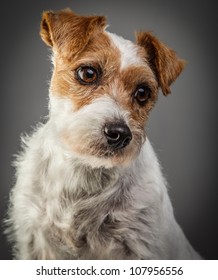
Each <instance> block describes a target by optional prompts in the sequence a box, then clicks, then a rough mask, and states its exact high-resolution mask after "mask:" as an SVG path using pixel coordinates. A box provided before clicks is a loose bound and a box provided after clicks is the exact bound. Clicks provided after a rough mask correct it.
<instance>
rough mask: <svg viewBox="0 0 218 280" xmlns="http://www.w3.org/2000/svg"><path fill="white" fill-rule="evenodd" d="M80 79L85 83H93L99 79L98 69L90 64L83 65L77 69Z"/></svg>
mask: <svg viewBox="0 0 218 280" xmlns="http://www.w3.org/2000/svg"><path fill="white" fill-rule="evenodd" d="M76 76H77V79H78V81H79V82H80V83H81V84H83V85H92V84H94V83H96V82H97V81H98V76H99V75H98V71H97V70H96V69H95V68H93V67H90V66H81V67H80V68H78V69H77V70H76Z"/></svg>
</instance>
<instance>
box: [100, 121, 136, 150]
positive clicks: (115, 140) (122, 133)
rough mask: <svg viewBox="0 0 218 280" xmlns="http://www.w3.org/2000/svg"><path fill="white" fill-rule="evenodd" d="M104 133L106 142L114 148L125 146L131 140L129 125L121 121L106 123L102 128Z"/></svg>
mask: <svg viewBox="0 0 218 280" xmlns="http://www.w3.org/2000/svg"><path fill="white" fill-rule="evenodd" d="M104 134H105V136H106V138H107V142H108V144H109V145H110V146H111V147H112V148H113V149H114V150H118V149H122V148H124V147H126V146H127V145H128V144H129V142H130V141H131V140H132V133H131V131H130V129H129V127H128V126H127V125H126V124H123V123H112V124H107V125H106V126H105V128H104Z"/></svg>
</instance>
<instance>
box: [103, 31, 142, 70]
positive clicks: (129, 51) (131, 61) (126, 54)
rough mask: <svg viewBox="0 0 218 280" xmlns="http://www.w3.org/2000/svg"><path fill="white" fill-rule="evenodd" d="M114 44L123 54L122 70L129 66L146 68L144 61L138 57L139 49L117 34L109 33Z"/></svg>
mask: <svg viewBox="0 0 218 280" xmlns="http://www.w3.org/2000/svg"><path fill="white" fill-rule="evenodd" d="M107 34H108V35H109V37H110V38H111V41H112V42H113V44H114V45H115V46H116V47H117V48H118V50H119V51H120V54H121V69H124V68H126V67H128V66H132V65H135V66H140V65H142V66H145V62H143V61H142V59H141V57H140V56H139V55H138V53H137V52H138V47H137V46H136V45H135V44H133V42H131V41H129V40H126V39H124V38H123V37H121V36H118V35H117V34H114V33H110V32H107Z"/></svg>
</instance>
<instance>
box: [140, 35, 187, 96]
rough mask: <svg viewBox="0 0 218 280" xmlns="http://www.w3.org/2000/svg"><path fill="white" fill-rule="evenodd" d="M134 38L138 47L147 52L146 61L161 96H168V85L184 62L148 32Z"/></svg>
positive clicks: (179, 71)
mask: <svg viewBox="0 0 218 280" xmlns="http://www.w3.org/2000/svg"><path fill="white" fill-rule="evenodd" d="M136 38H137V43H138V45H139V46H142V47H143V48H144V49H145V50H146V52H147V59H148V61H149V63H150V65H151V68H152V69H153V71H154V73H155V74H156V77H157V80H158V83H159V86H160V87H161V89H162V92H163V94H164V95H167V94H169V93H170V85H171V83H172V82H173V81H175V79H176V78H177V77H178V75H179V74H180V73H181V71H182V70H183V68H184V66H185V61H184V60H181V59H179V58H178V57H177V55H176V53H175V51H174V50H172V49H170V48H168V47H167V46H165V45H164V44H163V43H161V42H160V41H159V40H158V39H157V38H155V36H153V35H152V34H151V33H149V32H139V33H137V34H136Z"/></svg>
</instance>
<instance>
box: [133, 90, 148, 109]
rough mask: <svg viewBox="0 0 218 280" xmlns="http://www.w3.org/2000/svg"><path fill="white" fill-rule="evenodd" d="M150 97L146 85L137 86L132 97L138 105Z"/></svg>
mask: <svg viewBox="0 0 218 280" xmlns="http://www.w3.org/2000/svg"><path fill="white" fill-rule="evenodd" d="M150 97H151V89H150V88H149V87H148V86H146V85H143V86H139V87H138V88H137V89H136V91H135V94H134V98H135V99H136V100H137V101H138V103H139V104H140V105H143V104H145V103H146V102H147V101H148V99H149V98H150Z"/></svg>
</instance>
